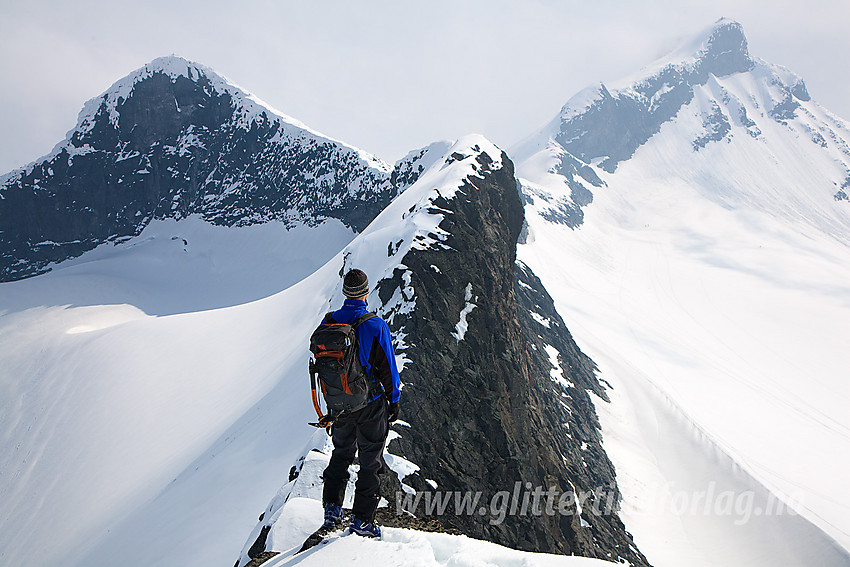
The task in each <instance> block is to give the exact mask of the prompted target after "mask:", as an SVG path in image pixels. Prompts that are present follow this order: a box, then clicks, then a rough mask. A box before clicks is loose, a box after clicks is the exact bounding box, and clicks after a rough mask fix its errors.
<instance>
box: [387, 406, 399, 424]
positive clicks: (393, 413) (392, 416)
mask: <svg viewBox="0 0 850 567" xmlns="http://www.w3.org/2000/svg"><path fill="white" fill-rule="evenodd" d="M399 411H400V410H399V408H398V402H390V407H389V408H388V409H387V421H388V422H389V423H392V422H394V421H395V420H397V419H398V413H399Z"/></svg>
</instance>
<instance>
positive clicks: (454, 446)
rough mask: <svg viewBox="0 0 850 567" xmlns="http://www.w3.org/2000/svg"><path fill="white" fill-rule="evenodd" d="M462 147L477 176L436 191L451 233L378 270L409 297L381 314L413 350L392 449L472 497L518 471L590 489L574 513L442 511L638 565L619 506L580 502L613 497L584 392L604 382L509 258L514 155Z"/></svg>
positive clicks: (479, 529) (529, 479) (488, 493)
mask: <svg viewBox="0 0 850 567" xmlns="http://www.w3.org/2000/svg"><path fill="white" fill-rule="evenodd" d="M460 157H461V158H462V159H470V160H478V171H479V173H480V177H479V176H469V177H468V178H467V179H466V181H465V182H464V183H463V184H462V185H461V191H460V192H459V193H458V194H457V195H456V196H455V197H454V198H450V199H446V198H442V197H439V198H437V199H436V200H435V201H434V202H433V206H434V207H436V208H438V209H440V210H442V211H443V212H444V214H445V217H444V219H443V221H442V223H441V224H440V228H441V229H443V230H445V231H446V232H447V233H449V236H448V237H447V238H446V239H445V240H442V242H441V246H436V247H435V246H432V247H429V248H427V249H424V250H415V249H414V250H411V251H410V252H408V253H407V254H406V255H405V256H404V258H403V259H402V260H401V263H402V265H403V266H405V267H406V268H407V270H405V271H403V270H401V269H399V270H397V271H396V273H395V274H394V277H393V278H392V279H385V280H382V281H381V282H379V284H378V290H379V293H380V296H381V298H382V299H383V300H384V303H386V301H387V299H389V298H390V297H391V296H392V295H393V294H394V293H396V290H397V289H399V288H402V289H407V290H411V289H412V293H413V298H415V307H414V309H413V310H412V312H410V313H408V314H407V315H405V316H402V317H398V316H396V317H394V318H393V324H392V325H391V326H392V327H394V329H393V330H394V331H397V332H403V333H404V335H405V336H406V341H407V343H408V345H407V349H406V351H405V355H406V357H407V358H409V359H410V360H411V361H412V362H411V363H410V364H409V365H408V366H407V367H406V368H405V370H404V372H403V381H404V390H403V396H402V419H403V420H406V421H407V422H409V424H410V427H409V428H408V427H404V426H396V430H397V431H399V432H400V433H401V438H399V439H397V440H394V441H392V442H391V443H390V446H389V450H390V451H391V452H393V453H396V454H400V455H402V456H404V457H405V458H407V459H409V460H411V461H413V462H415V463H416V464H417V465H419V466H420V467H421V470H420V471H419V472H418V473H417V474H414V475H412V476H409V477H407V478H406V479H405V483H407V484H409V485H411V486H413V487H414V488H415V489H416V490H417V491H420V492H422V493H428V492H430V493H432V494H434V493H436V492H443V491H462V492H465V491H470V492H471V493H475V492H478V491H480V492H481V493H482V494H481V500H480V502H479V503H478V504H477V506H478V507H480V506H482V505H483V506H485V507H489V505H490V502H491V498H492V497H493V496H494V495H496V494H497V493H499V492H504V491H507V492H512V491H514V490H515V489H516V488H517V483H518V482H519V483H521V485H520V487H521V489H522V491H521V492H523V493H525V492H528V493H531V492H532V490H533V489H534V488H535V487H538V486H539V487H542V490H544V491H545V490H548V489H549V488H550V487H555V488H556V489H557V491H558V493H559V494H561V493H567V494H572V493H573V491H575V492H578V493H579V494H585V493H587V491H589V490H594V492H595V494H594V495H593V496H590V497H589V498H588V499H587V500H586V501H585V502H584V504H583V510H584V511H583V513H582V514H581V515H579V514H578V513H577V512H576V509H575V507H574V506H573V507H572V508H571V513H569V514H560V513H558V511H557V501H556V506H555V513H553V514H550V513H547V512H546V511H543V513H542V514H540V515H534V514H533V513H532V512H531V511H530V508H529V509H528V511H526V513H525V514H524V515H522V514H519V513H518V514H515V515H510V514H507V515H506V517H505V518H504V521H503V522H501V523H499V522H496V521H493V520H494V517H493V515H491V513H490V511H489V509H488V510H487V511H486V514H484V515H481V514H479V513H478V512H479V510H478V508H477V507H476V509H475V510H474V511H473V513H471V514H463V513H458V510H457V509H456V508H455V505H454V502H452V504H450V505H449V507H448V510H447V512H446V514H445V515H443V516H442V518H441V519H442V521H443V522H444V523H446V524H447V525H450V526H453V527H457V528H459V529H460V530H462V531H463V532H464V533H466V534H469V535H471V536H474V537H478V538H482V539H487V540H491V541H495V542H497V543H501V544H504V545H507V546H510V547H515V548H519V549H523V550H533V551H545V552H553V553H564V554H578V555H587V556H591V557H599V558H603V559H609V560H617V559H619V558H622V559H625V560H627V561H629V562H631V563H632V564H633V565H645V564H646V559H645V558H644V557H643V556H642V555H641V554H640V552H639V551H637V550H636V548H635V547H634V545H633V543H632V541H631V537H630V535H629V534H628V533H627V532H626V531H625V529H624V527H623V524H622V523H621V522H620V520H619V518H618V516H617V515H616V510H612V511H611V513H610V514H602V515H599V516H596V515H594V514H593V513H592V512H591V511H590V510H591V508H593V507H594V505H597V506H598V509H599V510H604V507H605V506H604V503H603V502H601V500H603V499H605V498H610V499H611V501H612V502H616V499H617V498H618V493H617V490H616V484H615V479H614V470H613V467H612V465H611V463H610V461H609V460H608V458H607V456H606V455H605V453H604V450H603V449H602V447H601V444H600V441H601V438H600V434H599V424H598V421H597V418H596V414H595V410H594V408H593V405H592V403H591V400H590V398H589V394H588V391H591V392H595V393H596V394H597V395H599V396H601V397H605V392H604V388H603V386H602V385H601V384H600V383H599V382H598V380H597V379H596V377H595V374H594V365H593V363H592V362H591V361H590V360H589V359H588V358H587V357H586V356H585V355H584V354H582V353H581V352H580V351H579V349H578V348H577V346H576V345H575V343H574V342H573V340H572V337H571V336H570V334H569V332H568V331H567V329H566V327H565V325H564V323H563V321H562V320H561V318H560V317H559V316H558V314H557V313H556V312H555V309H554V305H553V303H552V300H551V298H550V297H549V295H548V294H547V293H546V291H545V289H543V287H542V285H541V283H540V281H539V280H538V279H537V278H536V277H535V276H534V275H533V274H532V273H531V272H530V270H529V269H528V268H527V267H525V266H524V265H521V264H517V262H516V243H517V239H518V237H519V235H520V231H521V228H522V225H523V218H524V217H523V207H522V203H521V201H520V198H519V195H518V193H517V188H516V180H515V178H514V174H513V166H512V164H511V163H510V161H509V160H508V159H507V156H505V155H504V154H503V155H502V160H501V161H502V163H503V164H504V165H503V166H502V167H500V168H498V169H491V168H490V163H491V161H492V160H490V158H489V156H488V155H487V154H486V153H480V154H477V155H471V156H467V157H462V156H460ZM463 321H465V322H466V326H467V327H466V330H465V332H464V331H463V327H464V324H463ZM460 337H462V338H460ZM554 361H557V365H558V366H559V367H560V370H558V369H557V368H556V367H555V366H554V365H553V362H554ZM561 371H562V373H561ZM426 479H427V480H430V481H432V482H436V484H437V490H436V491H435V490H434V489H433V488H432V485H431V483H429V482H426ZM526 483H530V488H531V489H532V490H527V491H526V487H527V486H529V485H527V484H526ZM385 496H386V497H387V498H388V499H389V500H390V501H391V502H392V501H393V500H395V495H393V494H387V495H385ZM526 497H528V496H526ZM520 498H522V495H520ZM421 502H422V501H420V506H419V508H417V509H416V510H415V511H416V512H417V513H419V514H422V513H424V510H423V508H422V505H421ZM541 502H543V501H542V500H541ZM518 505H519V507H518V509H517V511H519V510H520V509H521V507H522V504H521V502H518Z"/></svg>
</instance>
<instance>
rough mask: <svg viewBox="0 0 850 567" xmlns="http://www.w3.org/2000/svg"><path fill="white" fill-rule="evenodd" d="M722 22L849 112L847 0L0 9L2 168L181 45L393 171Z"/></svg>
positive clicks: (518, 119) (540, 109)
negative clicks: (436, 146) (418, 153)
mask: <svg viewBox="0 0 850 567" xmlns="http://www.w3.org/2000/svg"><path fill="white" fill-rule="evenodd" d="M721 16H724V17H729V18H732V19H735V20H737V21H739V22H741V24H743V26H744V30H745V32H746V34H747V37H748V39H749V43H750V51H751V53H752V54H753V55H755V56H757V57H761V58H763V59H766V60H768V61H770V62H772V63H778V64H782V65H785V66H786V67H788V68H790V69H791V70H792V71H794V72H796V73H798V74H799V75H801V76H802V77H803V78H804V79H805V80H806V83H807V85H808V87H809V92H810V93H811V94H812V96H813V97H814V98H815V99H816V100H817V101H818V102H820V103H821V104H823V105H824V106H826V107H827V108H829V109H830V110H832V111H833V112H835V113H837V114H838V115H839V116H842V117H844V118H846V119H850V74H848V73H847V72H846V64H845V63H844V61H846V60H848V58H850V34H847V33H846V29H847V28H848V24H850V2H847V1H846V0H841V1H822V0H814V1H810V2H806V3H805V8H804V7H803V3H801V2H798V1H794V2H791V1H787V0H771V1H767V0H738V1H731V0H715V1H713V2H694V1H686V0H680V1H673V0H643V1H631V2H628V1H614V0H598V1H595V2H588V1H583V2H573V1H568V0H562V1H554V0H552V1H546V0H525V1H521V2H520V1H515V2H508V1H505V0H454V1H443V0H429V1H427V2H421V1H420V2H415V3H414V2H408V1H403V0H402V1H393V2H391V1H381V2H379V1H370V0H364V1H360V2H355V1H352V0H347V1H320V0H315V1H311V2H290V1H252V0H246V1H244V2H238V3H237V2H217V1H215V0H207V1H191V0H189V1H184V2H175V1H173V0H172V1H168V2H166V1H162V0H151V1H147V2H137V1H136V2H127V1H124V0H114V1H110V2H104V1H93V0H78V1H74V2H46V1H40V0H32V1H17V0H11V1H10V0H0V21H3V23H4V25H3V34H2V35H0V76H2V77H3V88H2V89H0V132H2V134H1V135H0V172H6V171H9V170H10V169H12V168H14V167H18V166H21V165H24V164H26V163H28V162H30V161H32V160H35V159H36V158H38V157H39V156H41V155H43V154H45V153H47V152H49V151H50V149H51V148H52V147H53V145H54V144H55V143H56V142H58V141H60V140H61V139H63V138H64V136H65V133H66V131H67V130H69V129H70V128H72V127H73V126H74V123H75V121H76V116H77V113H78V112H79V110H80V109H81V108H82V105H83V103H84V102H85V101H86V100H87V99H89V98H92V97H94V96H96V95H98V94H99V93H101V92H102V91H104V90H106V88H108V87H109V85H111V84H112V83H113V82H114V81H116V80H118V79H119V78H121V77H123V76H124V75H126V74H128V73H130V72H131V71H132V70H134V69H136V68H138V67H140V66H142V65H144V64H145V63H146V62H148V61H150V60H152V59H154V58H156V57H159V56H162V55H168V54H170V53H176V54H178V55H182V56H184V57H186V58H188V59H191V60H194V61H197V62H200V63H203V64H205V65H207V66H210V67H212V68H213V69H215V70H216V71H218V72H219V73H221V74H223V75H225V76H227V77H228V78H229V79H231V80H232V81H234V82H235V83H237V84H239V85H240V86H242V87H243V88H245V89H247V90H250V91H252V92H253V93H255V94H256V95H257V96H259V97H260V98H262V99H264V100H266V101H267V102H268V103H270V104H271V105H273V106H274V107H276V108H278V109H280V110H281V111H283V112H285V113H287V114H289V115H291V116H293V117H295V118H297V119H299V120H301V121H302V122H304V123H306V124H308V125H309V126H310V127H312V128H314V129H316V130H319V131H321V132H323V133H325V134H327V135H329V136H332V137H334V138H338V139H341V140H344V141H346V142H348V143H351V144H353V145H355V146H358V147H361V148H362V149H364V150H366V151H369V152H372V153H374V154H376V155H378V156H379V157H381V158H383V159H385V160H388V161H394V160H395V159H398V158H400V157H401V156H403V155H404V154H405V153H406V152H407V151H408V150H411V149H413V148H417V147H421V146H423V145H425V144H427V143H429V142H431V141H433V140H436V139H447V138H456V137H458V136H461V135H463V134H466V133H470V132H479V133H482V134H484V135H485V136H487V137H489V138H490V139H491V140H493V141H494V142H495V143H496V144H498V145H500V146H502V147H505V148H506V147H508V146H510V145H511V144H513V143H514V142H516V141H518V140H520V139H522V138H523V137H525V136H526V135H528V134H530V133H532V132H533V131H535V130H536V129H537V128H539V127H541V126H542V125H543V124H545V123H546V122H547V121H548V120H549V119H551V118H552V117H553V116H554V115H555V114H556V113H557V112H558V110H559V109H560V107H561V106H562V105H563V103H564V102H566V101H567V99H569V98H570V96H572V95H573V94H574V93H575V92H577V91H579V90H581V89H582V88H584V87H585V86H587V85H589V84H591V83H594V82H597V81H600V80H601V81H610V80H616V79H617V78H619V77H621V76H625V75H631V74H633V73H634V72H636V71H637V70H638V69H639V68H640V67H641V66H643V65H645V64H647V63H649V62H650V61H651V60H653V59H655V58H656V57H658V56H660V55H662V54H663V53H664V52H665V50H666V49H669V48H670V47H672V46H673V45H675V43H676V40H677V39H678V38H682V37H686V36H689V35H691V34H693V33H694V32H696V31H698V30H699V29H701V28H704V27H706V26H708V25H710V24H711V23H712V22H714V21H715V20H717V19H718V18H720V17H721Z"/></svg>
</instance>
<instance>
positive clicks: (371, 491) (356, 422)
mask: <svg viewBox="0 0 850 567" xmlns="http://www.w3.org/2000/svg"><path fill="white" fill-rule="evenodd" d="M387 430H388V426H387V405H386V401H385V400H384V396H381V397H380V398H378V399H377V400H373V401H371V402H369V405H367V406H366V407H365V408H363V409H361V410H358V411H356V412H354V413H352V414H350V415H346V416H343V417H341V418H339V419H337V420H336V422H334V428H333V444H334V450H333V454H332V455H331V462H330V463H329V464H328V468H326V469H325V472H324V475H323V478H324V481H325V486H324V492H323V494H322V500H323V501H324V502H326V503H330V504H336V505H337V506H342V501H343V499H344V498H345V486H346V484H347V483H348V466H349V465H350V464H351V463H353V462H354V452H355V450H356V451H357V452H358V453H359V456H360V472H359V473H357V483H356V484H355V490H354V506H353V508H352V514H353V515H354V517H355V518H358V519H360V520H363V521H364V522H374V521H375V510H376V509H377V508H378V500H380V498H381V496H380V482H379V478H378V475H379V474H380V473H381V472H383V471H382V470H381V467H382V466H383V462H384V461H383V458H382V453H383V451H384V442H385V441H386V440H387Z"/></svg>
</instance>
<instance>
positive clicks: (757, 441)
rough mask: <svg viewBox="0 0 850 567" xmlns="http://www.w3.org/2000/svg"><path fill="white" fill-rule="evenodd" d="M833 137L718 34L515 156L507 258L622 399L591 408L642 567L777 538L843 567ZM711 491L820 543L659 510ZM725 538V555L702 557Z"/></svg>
mask: <svg viewBox="0 0 850 567" xmlns="http://www.w3.org/2000/svg"><path fill="white" fill-rule="evenodd" d="M724 61H725V63H723V62H724ZM721 63H722V64H721ZM848 141H850V129H849V128H848V125H847V123H846V122H844V121H843V120H841V119H839V118H837V117H835V116H834V115H832V114H830V113H829V112H828V111H826V110H825V109H823V108H822V107H820V106H819V105H818V104H817V103H816V102H814V101H812V100H811V99H810V97H809V96H808V94H807V92H806V90H805V86H804V84H803V82H802V80H801V79H800V78H799V77H796V76H795V75H793V74H792V73H791V72H789V71H787V70H785V69H783V68H781V67H777V66H774V65H771V64H768V63H766V62H763V61H761V60H758V59H756V58H753V57H751V56H750V55H749V53H748V52H747V51H746V39H745V38H744V36H743V32H742V30H741V28H740V25H738V24H737V23H735V22H730V21H728V20H721V21H719V22H718V23H717V24H715V26H713V27H712V28H711V29H710V30H708V31H707V32H705V33H703V34H700V35H699V36H697V37H695V38H694V40H692V41H691V42H689V43H688V45H686V46H685V47H683V48H682V49H680V50H678V51H677V52H675V53H673V54H672V55H671V56H670V57H669V58H667V59H664V60H662V61H659V62H657V63H655V64H654V65H653V66H651V67H650V68H648V69H647V70H645V71H644V72H642V74H641V75H640V76H637V77H632V78H629V79H627V80H624V81H622V82H620V83H618V84H617V85H615V86H612V87H610V88H609V87H604V86H603V87H599V88H592V89H590V90H589V91H586V92H584V93H581V94H580V95H577V97H575V98H574V99H572V100H571V101H570V102H568V103H567V105H566V106H565V107H564V109H563V110H562V111H561V114H560V115H559V116H558V117H556V119H555V120H554V121H553V122H552V123H551V124H550V125H549V126H548V127H547V128H546V129H544V130H543V131H541V132H539V133H538V134H536V135H534V136H532V137H530V138H529V139H528V140H526V141H524V142H523V143H521V144H519V145H518V146H517V148H515V149H514V150H512V152H511V153H512V155H513V156H514V157H515V160H516V162H517V173H518V176H519V177H520V178H521V182H522V190H523V193H524V197H525V199H526V212H527V220H528V224H529V231H528V237H527V244H526V245H524V246H521V247H520V249H519V251H518V257H519V258H520V259H521V260H523V261H524V262H526V263H527V264H528V265H529V266H530V267H531V268H532V269H534V271H535V272H536V273H537V274H538V275H539V277H540V278H541V280H542V281H543V283H544V285H545V286H546V288H547V290H549V292H550V293H551V294H552V296H553V298H554V299H555V304H556V306H557V308H558V310H559V311H560V312H561V313H562V314H563V315H564V318H565V320H566V321H567V324H568V325H569V326H570V329H571V330H572V331H573V333H574V334H575V336H576V340H577V342H578V343H579V345H580V346H581V347H582V350H584V351H585V352H587V353H588V354H589V355H590V356H591V357H592V358H593V359H594V360H596V361H597V362H598V363H599V365H600V369H601V371H602V376H603V377H604V378H605V379H606V380H609V381H610V382H611V384H612V385H613V391H614V392H615V393H617V392H619V395H618V394H615V395H613V396H612V399H613V404H612V406H610V407H608V406H607V405H606V404H598V405H597V407H598V409H599V411H600V414H601V416H602V419H603V427H604V430H605V431H606V439H607V440H610V441H606V448H607V449H608V450H609V451H610V452H611V454H612V459H613V461H614V463H615V465H616V466H617V470H618V475H619V476H620V478H621V479H625V480H624V481H623V482H624V483H625V484H624V494H625V500H626V509H625V516H624V517H625V521H626V525H627V526H628V527H629V528H630V529H631V530H633V533H634V534H635V539H636V542H637V543H638V545H640V546H641V549H642V550H643V551H644V552H645V553H646V554H647V557H648V559H649V560H650V561H651V562H653V563H654V564H658V565H667V564H670V565H673V564H680V562H681V558H682V557H690V560H689V561H690V563H689V564H695V565H696V564H701V565H730V564H741V565H756V564H773V563H774V562H775V561H776V560H777V555H776V554H777V553H779V551H780V550H782V549H787V548H783V547H782V546H780V545H778V544H777V541H778V538H781V539H782V540H783V541H784V543H783V545H787V544H789V543H790V544H791V547H792V548H795V549H794V552H793V553H792V552H787V553H784V554H780V555H779V557H781V559H782V561H783V564H792V563H794V564H811V557H813V554H817V553H821V552H822V553H823V554H824V555H823V557H822V563H819V564H847V562H848V558H847V555H846V550H847V549H850V524H848V518H850V500H848V498H847V495H846V491H843V490H841V489H840V488H839V487H840V486H843V484H845V478H846V470H847V466H848V464H850V463H848V461H847V455H850V421H848V419H847V415H846V407H848V403H850V390H848V386H847V380H846V378H847V370H846V369H847V368H848V363H850V358H848V355H847V349H846V348H845V345H844V343H845V342H846V340H845V339H846V337H848V336H850V303H848V301H847V298H848V297H850V293H848V292H850V288H848V284H847V282H848V281H850V270H848V266H850V207H848V206H847V205H848V202H847V201H846V198H845V193H846V188H847V175H848V171H850V153H848V147H850V143H848ZM596 164H598V166H599V167H596ZM624 392H626V393H628V394H629V395H624ZM631 394H633V395H634V398H632V397H630V395H631ZM639 400H644V401H639ZM649 401H651V403H649ZM671 407H672V408H673V409H672V410H670V409H669V408H671ZM653 408H654V409H653ZM659 408H667V409H665V410H664V411H667V412H669V413H671V414H672V415H674V416H676V418H675V419H673V418H670V419H666V418H664V419H662V416H660V415H659V416H658V418H657V419H656V418H654V417H653V412H654V411H659V412H660V411H661V409H659ZM628 416H632V417H628ZM629 420H630V421H629ZM624 423H630V424H633V425H634V427H636V428H640V430H641V431H640V433H639V434H637V433H634V432H632V431H630V430H629V428H627V427H625V426H624ZM687 423H691V424H692V425H691V426H688V427H684V428H683V424H687ZM690 428H693V429H690ZM693 431H696V432H698V433H697V434H696V436H697V437H698V438H699V439H700V442H699V443H698V444H697V446H698V448H697V449H694V450H691V451H690V452H686V451H680V452H678V453H677V452H675V451H673V452H671V451H669V448H665V447H669V445H670V444H673V445H675V442H674V440H678V442H680V445H681V446H690V447H693V446H694V444H693V441H692V436H693V435H694V433H693ZM664 439H668V440H670V441H669V444H668V445H666V446H665V445H664V443H663V442H662V441H661V440H664ZM659 452H661V453H662V454H658V453H659ZM714 453H719V454H720V455H722V458H721V459H720V460H719V461H717V460H715V459H713V458H712V457H710V455H712V454H714ZM738 468H740V469H741V470H742V471H744V475H743V476H741V474H740V473H738V472H736V470H737V469H738ZM705 470H711V471H713V472H712V473H711V474H710V475H706V474H705V472H704V471H705ZM712 475H714V476H712ZM712 479H714V480H716V481H717V482H719V483H720V482H721V481H722V483H725V486H727V487H732V489H734V491H735V494H745V493H746V492H747V491H748V490H750V489H751V488H752V487H754V486H757V487H761V488H758V490H757V492H758V491H762V492H759V493H760V494H762V498H768V497H772V498H777V499H779V500H780V501H782V502H785V503H788V504H790V505H791V506H793V508H794V509H796V510H798V511H799V512H800V514H801V515H802V517H803V518H805V519H806V520H808V521H809V522H811V523H812V524H814V525H815V526H817V528H819V529H820V530H822V533H821V534H820V535H818V534H817V533H812V531H811V530H808V529H807V530H803V529H802V528H799V526H797V527H794V526H793V525H791V523H792V522H793V521H792V520H790V519H788V518H787V517H785V516H772V517H769V518H760V519H759V521H758V522H756V523H758V526H757V527H754V526H751V525H750V526H748V528H749V529H745V528H742V527H741V526H740V525H736V524H735V518H733V517H731V515H727V516H726V517H725V518H718V517H716V516H718V515H717V514H708V516H711V517H710V518H708V519H706V518H696V519H694V518H692V517H690V516H689V515H688V514H686V513H678V512H677V511H676V510H675V509H673V510H671V509H670V508H669V507H668V506H665V505H659V503H658V502H657V500H655V499H654V495H657V494H659V493H664V492H665V491H667V490H669V491H673V492H674V493H676V491H677V490H682V491H684V492H685V493H688V494H693V491H694V490H702V492H703V496H705V492H706V490H707V489H708V486H707V484H708V483H709V482H710V480H712ZM753 490H755V489H753ZM767 491H769V492H767ZM765 494H768V496H765ZM720 516H722V514H721V515H720ZM702 520H705V522H703V523H702V524H700V521H702ZM748 521H749V520H748ZM710 524H711V525H710ZM659 525H665V526H668V527H669V529H666V530H664V531H663V532H662V533H663V534H664V535H667V534H671V533H679V534H680V536H681V537H679V538H674V541H672V542H671V539H669V538H666V537H661V535H662V534H661V533H659V529H658V526H659ZM803 532H805V533H807V534H808V535H806V536H805V537H804V536H802V535H799V537H798V536H794V535H793V534H795V533H796V534H802V533H803ZM780 534H785V535H782V536H781V535H780ZM789 534H790V535H789ZM671 537H672V536H671ZM833 538H834V540H833ZM835 541H837V542H839V543H840V545H841V546H842V547H843V548H844V551H836V550H837V549H839V548H837V547H836V545H835ZM730 542H734V547H735V549H736V550H738V551H739V553H737V554H735V553H732V554H730V555H723V556H720V555H718V554H717V553H716V552H712V550H716V549H717V547H718V546H728V545H729V543H730ZM766 548H770V549H771V550H772V552H773V553H774V555H771V554H770V553H765V552H764V550H765V549H766ZM795 562H796V563H795Z"/></svg>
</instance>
